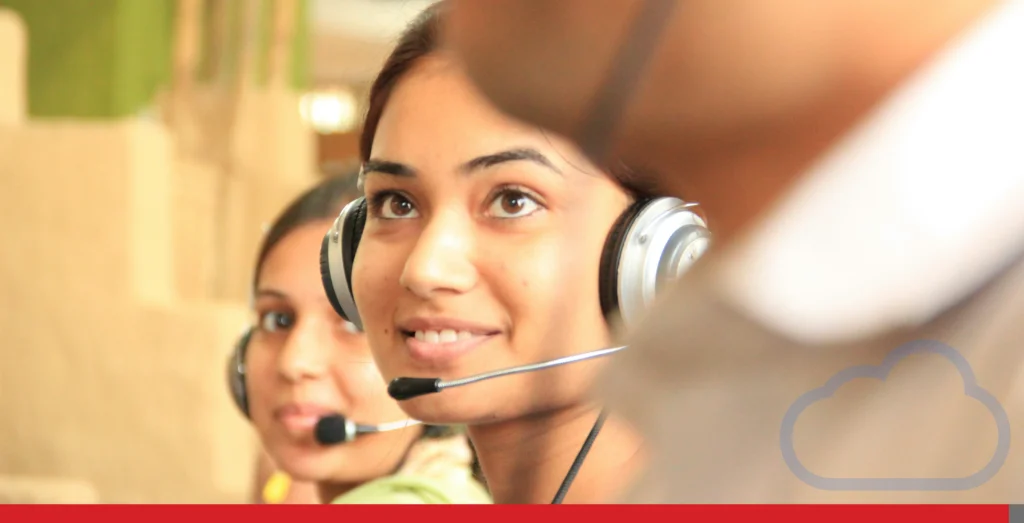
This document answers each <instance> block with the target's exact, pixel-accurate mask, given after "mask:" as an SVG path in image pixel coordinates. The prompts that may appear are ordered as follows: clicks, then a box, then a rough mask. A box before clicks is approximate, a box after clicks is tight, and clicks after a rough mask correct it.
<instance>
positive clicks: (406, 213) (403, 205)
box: [381, 194, 417, 219]
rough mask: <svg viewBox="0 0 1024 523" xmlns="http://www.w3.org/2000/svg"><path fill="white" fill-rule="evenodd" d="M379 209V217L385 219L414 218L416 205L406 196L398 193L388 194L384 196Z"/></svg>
mask: <svg viewBox="0 0 1024 523" xmlns="http://www.w3.org/2000/svg"><path fill="white" fill-rule="evenodd" d="M383 203H384V205H382V206H381V207H382V209H381V211H382V212H381V217H382V218H387V219H403V218H415V217H416V216H417V214H416V207H414V206H413V204H412V202H410V201H409V200H408V199H407V198H404V197H402V196H401V195H398V194H389V195H387V196H386V197H385V200H384V202H383Z"/></svg>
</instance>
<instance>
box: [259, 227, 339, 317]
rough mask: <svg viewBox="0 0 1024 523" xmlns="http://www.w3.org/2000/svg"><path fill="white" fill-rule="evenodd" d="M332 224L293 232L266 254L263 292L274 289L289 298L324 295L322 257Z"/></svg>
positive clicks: (261, 281)
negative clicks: (327, 234) (321, 271)
mask: <svg viewBox="0 0 1024 523" xmlns="http://www.w3.org/2000/svg"><path fill="white" fill-rule="evenodd" d="M330 225H331V221H330V220H317V221H313V222H310V223H306V224H303V225H300V226H299V227H296V228H295V229H292V230H291V231H289V232H288V234H286V235H285V236H284V237H283V238H281V239H280V240H279V241H278V242H277V244H276V245H274V247H272V248H271V249H270V252H268V253H267V258H266V259H265V260H264V262H263V267H262V268H261V269H260V277H259V282H258V286H259V288H260V289H264V288H273V289H274V290H277V291H281V292H284V293H285V294H288V295H289V297H294V298H309V297H317V296H318V295H323V288H322V284H321V283H320V265H319V253H320V243H321V242H322V240H323V235H324V233H325V232H326V231H327V229H329V228H330Z"/></svg>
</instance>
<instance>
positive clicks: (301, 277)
mask: <svg viewBox="0 0 1024 523" xmlns="http://www.w3.org/2000/svg"><path fill="white" fill-rule="evenodd" d="M355 178H356V177H355V175H354V173H353V175H352V176H348V177H345V178H341V177H332V178H328V179H326V180H324V181H323V182H321V183H320V184H318V185H317V186H315V187H313V188H312V189H310V190H308V191H307V192H306V193H304V194H302V195H301V196H300V197H299V198H298V199H296V200H295V201H294V202H293V203H292V204H291V205H290V206H289V207H288V208H287V209H285V210H284V212H283V213H282V214H281V215H280V216H279V217H278V218H277V219H276V220H275V221H274V223H273V224H272V225H271V227H270V228H269V230H268V231H267V234H266V236H265V238H264V240H263V245H262V246H261V248H260V250H259V255H258V257H257V260H256V270H255V275H254V291H253V306H254V308H255V312H256V317H257V322H256V324H255V325H254V326H253V327H252V328H251V329H250V330H249V331H248V333H247V335H246V336H244V337H243V339H242V340H240V342H239V344H238V347H237V348H236V353H235V355H234V356H233V357H232V363H231V365H230V366H229V379H231V380H232V391H233V392H232V393H233V395H234V396H235V400H236V403H237V404H238V406H239V408H240V409H241V410H242V412H243V414H245V415H246V416H247V417H248V418H249V420H250V421H251V422H252V423H253V425H254V426H255V428H256V431H257V433H258V434H259V438H260V442H261V443H262V446H263V449H264V450H265V452H266V455H267V457H268V458H269V460H268V461H270V462H272V464H273V465H271V464H270V463H267V464H266V465H271V466H272V467H275V468H276V469H277V471H276V472H275V473H272V474H270V475H269V479H267V480H266V483H264V484H263V485H262V486H261V487H259V489H260V492H261V494H262V496H263V500H262V501H264V502H300V503H301V502H311V503H317V502H334V503H487V502H489V498H488V496H487V493H486V491H485V490H484V489H483V487H482V486H481V485H480V484H479V483H477V482H476V480H475V479H474V478H473V477H472V461H473V454H472V452H471V450H470V447H469V445H468V442H467V441H466V439H465V436H464V435H462V434H458V433H454V432H453V431H450V430H444V429H441V428H439V427H430V426H423V425H415V424H412V423H410V425H409V426H408V427H404V428H400V429H398V430H393V431H389V432H380V433H376V434H368V435H360V436H358V437H357V438H356V439H355V440H354V441H351V442H348V443H342V444H338V445H332V446H325V445H321V444H320V443H318V442H317V441H316V439H315V437H314V430H315V427H316V424H317V422H318V421H319V419H320V418H321V417H323V416H327V415H331V414H341V415H343V416H345V417H346V418H348V419H350V420H352V421H355V422H357V423H359V424H381V423H388V422H395V421H401V420H405V419H408V417H407V416H406V415H405V414H404V413H403V412H402V411H401V409H400V408H399V407H398V405H397V404H396V403H395V401H394V400H392V399H391V398H390V397H389V396H388V395H387V393H386V390H385V383H384V381H383V378H382V377H381V375H380V373H379V371H378V370H377V367H376V366H375V364H374V362H373V359H372V357H371V355H370V352H369V348H368V346H367V342H366V338H365V336H364V335H363V334H362V333H360V332H358V331H357V330H356V329H355V328H354V326H353V325H352V324H350V323H348V322H345V321H344V320H342V319H341V318H339V317H338V315H337V314H336V313H335V312H334V310H333V309H332V307H331V305H330V303H329V302H328V301H327V297H326V296H325V295H324V292H323V286H322V283H321V279H320V269H319V266H318V262H317V259H318V253H319V249H320V243H321V239H322V238H323V234H324V231H326V230H327V229H328V228H329V227H330V225H331V222H332V220H333V219H334V218H335V217H336V216H337V214H338V213H339V212H340V210H341V208H342V206H344V205H345V204H346V203H348V202H349V201H351V200H352V199H353V197H355V196H356V195H357V192H356V188H355V184H354V181H355ZM261 468H263V472H259V471H258V472H257V474H258V477H259V478H260V481H261V482H262V481H263V477H266V476H267V472H266V471H267V470H268V467H261Z"/></svg>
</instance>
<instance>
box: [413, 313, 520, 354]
mask: <svg viewBox="0 0 1024 523" xmlns="http://www.w3.org/2000/svg"><path fill="white" fill-rule="evenodd" d="M399 331H400V332H401V333H402V335H403V336H404V338H405V344H406V347H408V349H409V354H410V355H411V356H412V357H413V359H416V360H419V361H422V362H424V363H431V364H443V363H448V362H451V361H453V360H455V359H457V358H459V357H460V356H462V355H463V354H466V353H467V352H469V351H471V350H473V349H474V348H476V347H477V346H479V345H480V344H481V343H483V342H485V341H487V340H489V339H490V338H492V337H494V336H497V335H498V334H501V330H500V329H496V328H493V327H486V326H481V325H476V324H472V323H468V322H464V321H459V320H452V319H445V318H414V319H412V320H409V321H406V322H403V323H402V324H401V325H400V326H399Z"/></svg>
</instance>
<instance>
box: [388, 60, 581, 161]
mask: <svg viewBox="0 0 1024 523" xmlns="http://www.w3.org/2000/svg"><path fill="white" fill-rule="evenodd" d="M556 146H557V150H556ZM513 147H531V148H534V149H536V150H538V151H541V152H542V153H544V154H545V155H549V156H550V157H551V160H552V162H556V161H561V162H564V161H565V159H564V158H563V157H564V156H566V155H569V154H571V151H570V149H571V148H569V147H568V146H567V145H566V144H564V143H563V141H562V140H560V139H559V138H557V137H555V136H552V135H550V134H549V133H545V132H543V131H541V130H540V129H538V128H536V127H532V126H528V125H526V124H523V123H521V122H519V121H517V120H514V119H512V118H510V117H507V116H505V115H504V114H502V113H501V112H499V111H498V110H497V109H496V108H495V107H494V106H492V105H491V104H490V103H489V102H488V101H487V100H485V99H484V98H483V96H482V95H481V94H480V93H479V91H477V90H476V88H475V87H474V86H473V85H472V84H471V83H470V82H469V80H468V78H467V77H466V76H465V75H464V74H463V72H462V71H461V69H459V68H458V66H456V65H455V64H454V63H453V62H451V61H450V60H447V59H444V58H438V57H428V58H426V59H423V60H421V61H420V62H419V63H417V64H416V65H415V66H414V67H413V68H412V69H410V70H409V71H408V72H407V73H406V74H405V75H403V76H402V78H401V79H400V80H399V81H398V82H397V84H396V85H395V86H394V89H393V90H392V92H391V96H390V98H389V99H388V101H387V105H386V106H385V108H384V111H383V113H382V114H381V119H380V122H379V124H378V126H377V132H376V135H375V136H374V142H373V150H372V152H371V157H373V158H382V159H387V160H391V161H396V162H402V163H408V164H411V165H424V164H431V165H434V166H436V167H451V165H453V164H458V163H462V162H465V161H466V160H467V159H470V158H473V157H477V156H480V155H484V154H491V153H494V152H496V151H501V150H506V149H510V148H513Z"/></svg>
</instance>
